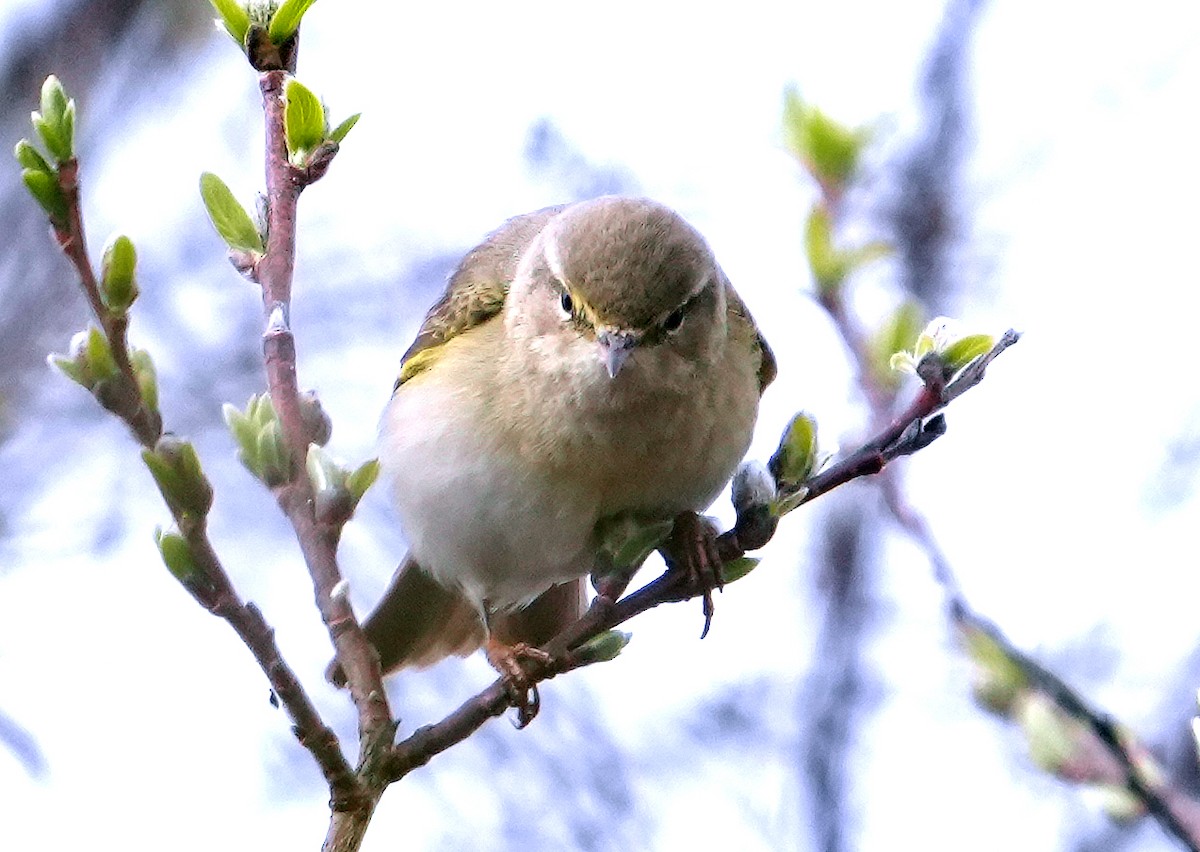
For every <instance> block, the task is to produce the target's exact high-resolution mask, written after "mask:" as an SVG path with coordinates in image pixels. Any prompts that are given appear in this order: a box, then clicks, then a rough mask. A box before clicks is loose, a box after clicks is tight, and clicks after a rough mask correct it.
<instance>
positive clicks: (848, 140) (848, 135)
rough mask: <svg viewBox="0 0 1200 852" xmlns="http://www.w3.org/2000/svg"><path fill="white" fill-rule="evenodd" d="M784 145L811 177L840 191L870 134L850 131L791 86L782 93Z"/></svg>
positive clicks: (851, 173) (852, 171)
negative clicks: (807, 100) (806, 100)
mask: <svg viewBox="0 0 1200 852" xmlns="http://www.w3.org/2000/svg"><path fill="white" fill-rule="evenodd" d="M783 133H784V144H785V145H786V147H787V148H788V150H789V151H790V152H791V153H792V155H793V156H795V157H796V158H797V159H798V160H799V161H800V162H801V163H803V164H804V166H805V168H807V169H808V170H809V172H811V173H812V175H813V177H814V178H816V180H817V181H818V182H819V183H821V184H822V185H823V186H825V187H827V188H828V189H834V190H837V191H840V190H842V189H844V188H845V185H846V184H847V183H848V182H849V181H850V179H851V178H852V177H853V176H854V173H855V171H856V170H857V168H858V161H859V158H860V156H861V154H862V149H863V146H864V144H865V143H866V141H867V139H868V136H869V134H867V133H866V132H864V131H862V130H852V129H850V128H848V127H846V126H844V125H842V124H839V123H838V122H836V121H834V120H833V119H831V118H830V117H829V116H827V115H825V113H823V112H822V111H821V110H820V109H818V108H817V107H815V106H813V105H811V104H808V103H805V101H804V100H803V99H802V98H801V97H800V93H799V92H798V91H797V89H796V88H795V87H794V86H789V87H788V88H787V89H786V90H785V91H784V94H783Z"/></svg>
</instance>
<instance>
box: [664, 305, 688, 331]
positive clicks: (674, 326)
mask: <svg viewBox="0 0 1200 852" xmlns="http://www.w3.org/2000/svg"><path fill="white" fill-rule="evenodd" d="M681 325H683V308H676V309H675V310H673V311H671V313H669V314H667V318H666V319H665V320H663V323H662V327H663V331H666V332H672V331H679V327H680V326H681Z"/></svg>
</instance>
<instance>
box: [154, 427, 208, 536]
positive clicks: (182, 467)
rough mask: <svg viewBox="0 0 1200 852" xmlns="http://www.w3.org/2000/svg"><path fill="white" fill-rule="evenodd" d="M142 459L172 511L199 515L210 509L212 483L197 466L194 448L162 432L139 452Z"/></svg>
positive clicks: (176, 437)
mask: <svg viewBox="0 0 1200 852" xmlns="http://www.w3.org/2000/svg"><path fill="white" fill-rule="evenodd" d="M142 458H143V459H144V460H145V462H146V467H148V468H150V473H151V474H153V476H154V481H155V482H156V483H158V488H159V490H160V491H161V492H162V495H163V499H165V500H166V501H167V505H168V506H170V507H171V511H172V512H174V513H176V514H177V515H178V514H183V513H187V514H191V515H196V516H201V517H203V516H204V515H207V514H208V510H209V509H211V508H212V500H213V491H212V485H211V484H210V483H209V481H208V478H207V477H206V476H205V475H204V470H203V469H202V468H201V466H200V457H199V456H198V455H197V454H196V448H195V447H194V446H192V444H191V443H190V442H189V441H185V440H183V439H182V438H179V437H178V436H176V435H171V434H166V435H163V436H162V437H161V438H159V439H158V441H157V443H155V445H154V449H153V450H143V451H142Z"/></svg>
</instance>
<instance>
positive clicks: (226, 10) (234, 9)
mask: <svg viewBox="0 0 1200 852" xmlns="http://www.w3.org/2000/svg"><path fill="white" fill-rule="evenodd" d="M208 2H209V3H211V4H212V6H213V8H214V9H216V10H217V14H218V15H220V21H221V24H222V26H224V27H225V31H226V32H227V33H229V35H230V37H231V38H232V39H233V40H234V41H236V42H237V43H238V44H239V45H243V46H244V45H245V44H246V31H247V30H249V29H250V15H249V14H247V12H246V9H245V7H244V6H242V4H241V3H238V2H237V0H208Z"/></svg>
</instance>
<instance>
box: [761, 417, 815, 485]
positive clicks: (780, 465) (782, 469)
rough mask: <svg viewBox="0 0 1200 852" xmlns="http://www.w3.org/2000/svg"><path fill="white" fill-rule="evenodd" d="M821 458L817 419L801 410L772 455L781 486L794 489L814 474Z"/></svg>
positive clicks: (770, 464) (774, 468)
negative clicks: (818, 445)
mask: <svg viewBox="0 0 1200 852" xmlns="http://www.w3.org/2000/svg"><path fill="white" fill-rule="evenodd" d="M817 462H818V447H817V421H816V419H815V418H814V417H813V416H812V415H810V414H806V413H805V412H803V411H801V412H800V413H798V414H797V415H796V416H795V417H793V418H792V420H791V422H790V423H788V425H787V428H786V429H785V430H784V431H783V437H782V438H780V441H779V448H778V449H776V450H775V454H774V455H773V456H771V460H770V462H768V464H767V467H768V468H769V469H770V471H771V473H772V474H773V475H774V477H775V481H776V482H777V483H778V484H779V487H780V488H781V489H791V488H795V487H796V486H798V485H801V484H802V483H803V482H804V481H805V480H807V479H808V478H809V477H810V476H812V474H813V471H815V470H816V468H817Z"/></svg>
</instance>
